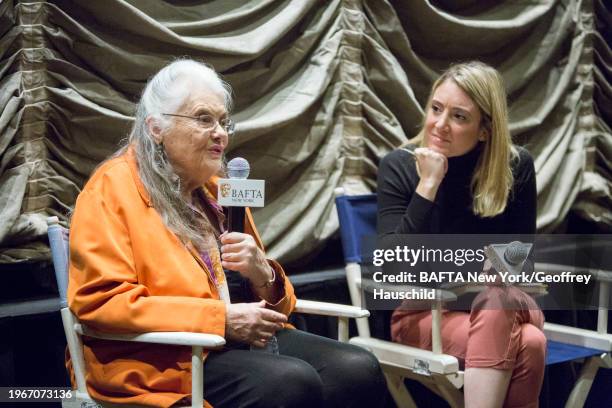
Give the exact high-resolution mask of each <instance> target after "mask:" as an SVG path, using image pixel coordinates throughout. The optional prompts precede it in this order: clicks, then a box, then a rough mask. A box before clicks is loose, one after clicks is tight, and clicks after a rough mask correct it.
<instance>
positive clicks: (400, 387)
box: [385, 373, 417, 408]
mask: <svg viewBox="0 0 612 408" xmlns="http://www.w3.org/2000/svg"><path fill="white" fill-rule="evenodd" d="M385 379H386V380H387V388H388V389H389V392H390V393H391V396H392V397H393V400H394V401H395V405H397V406H398V408H417V405H416V403H415V402H414V400H413V399H412V395H410V392H409V391H408V389H407V388H406V385H404V377H402V376H399V375H396V374H389V373H385Z"/></svg>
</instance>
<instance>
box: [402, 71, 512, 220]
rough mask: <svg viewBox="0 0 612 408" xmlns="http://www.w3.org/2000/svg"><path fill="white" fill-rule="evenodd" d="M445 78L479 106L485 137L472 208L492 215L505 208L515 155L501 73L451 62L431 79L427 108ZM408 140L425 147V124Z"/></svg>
mask: <svg viewBox="0 0 612 408" xmlns="http://www.w3.org/2000/svg"><path fill="white" fill-rule="evenodd" d="M447 80H451V81H453V82H454V83H455V84H456V85H457V86H458V87H459V88H461V89H462V90H463V91H464V92H465V93H466V94H468V95H469V97H470V98H472V100H473V101H474V103H476V105H477V106H478V108H479V109H480V114H481V123H480V126H483V127H484V128H485V129H486V131H487V133H488V137H487V140H486V141H485V142H484V148H483V150H482V153H481V154H480V157H479V159H478V163H477V165H476V169H475V170H474V174H473V175H472V181H471V190H472V197H473V200H472V211H473V212H474V214H475V215H478V216H480V217H483V218H484V217H494V216H496V215H498V214H501V213H502V212H504V210H505V209H506V204H507V203H508V197H509V195H510V191H511V189H512V185H513V183H514V176H513V175H512V167H511V162H512V160H515V159H518V151H517V149H516V147H515V146H514V145H513V144H512V139H511V137H510V130H509V128H508V106H507V102H506V92H505V90H504V84H503V80H502V77H501V75H500V74H499V72H497V70H495V68H493V67H490V66H489V65H486V64H484V63H482V62H479V61H471V62H467V63H461V64H456V65H452V66H451V67H450V68H449V69H448V70H446V71H445V72H444V73H443V74H442V76H440V78H438V79H437V80H436V82H434V84H433V86H432V88H431V93H430V94H429V98H428V100H427V106H426V108H425V111H426V112H428V111H429V109H431V100H432V98H433V94H434V92H435V91H436V89H437V88H438V87H439V86H440V85H442V83H444V82H445V81H447ZM409 143H419V144H420V145H421V146H423V147H425V143H426V140H425V126H422V128H421V131H420V132H419V133H418V134H417V135H416V136H415V137H414V138H412V139H411V140H410V141H409Z"/></svg>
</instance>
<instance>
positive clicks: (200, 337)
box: [74, 323, 225, 348]
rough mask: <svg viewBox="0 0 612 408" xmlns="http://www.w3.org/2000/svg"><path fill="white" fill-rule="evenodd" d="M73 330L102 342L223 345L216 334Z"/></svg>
mask: <svg viewBox="0 0 612 408" xmlns="http://www.w3.org/2000/svg"><path fill="white" fill-rule="evenodd" d="M74 330H75V331H76V332H77V333H79V334H81V335H83V336H88V337H95V338H97V339H104V340H119V341H135V342H141V343H156V344H172V345H178V346H192V347H193V346H199V347H204V348H217V347H221V346H223V345H224V344H225V339H224V338H223V337H221V336H217V335H216V334H204V333H192V332H149V333H122V334H115V333H103V332H99V331H97V330H94V329H91V328H89V327H87V326H85V325H83V324H79V323H77V324H75V325H74Z"/></svg>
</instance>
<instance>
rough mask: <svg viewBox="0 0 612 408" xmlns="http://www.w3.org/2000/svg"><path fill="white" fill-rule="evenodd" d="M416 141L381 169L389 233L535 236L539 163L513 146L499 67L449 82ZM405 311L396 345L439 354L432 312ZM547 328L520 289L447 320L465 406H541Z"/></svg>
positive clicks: (452, 75)
mask: <svg viewBox="0 0 612 408" xmlns="http://www.w3.org/2000/svg"><path fill="white" fill-rule="evenodd" d="M412 142H415V143H416V145H417V146H418V147H417V146H415V145H413V146H409V148H408V150H410V151H412V152H413V153H412V154H410V153H409V152H407V151H406V149H398V150H395V151H393V152H391V153H389V154H388V155H387V156H386V157H385V158H384V159H383V160H382V162H381V165H380V168H379V173H378V232H379V233H380V234H381V235H383V236H385V235H389V234H429V233H441V234H534V233H535V230H536V180H535V170H534V166H533V160H532V159H531V156H530V155H529V153H528V152H527V151H526V150H524V149H521V148H518V147H516V146H514V145H513V144H512V141H511V138H510V132H509V130H508V115H507V106H506V95H505V91H504V87H503V83H502V79H501V76H500V75H499V73H498V72H497V71H496V70H495V69H493V68H492V67H490V66H487V65H485V64H483V63H480V62H470V63H465V64H457V65H454V66H452V67H451V68H450V69H448V70H447V71H446V72H445V73H444V74H442V76H441V77H440V78H439V79H438V80H437V81H436V82H435V83H434V85H433V87H432V90H431V94H430V97H429V100H428V102H427V106H426V112H425V118H424V122H423V128H422V130H421V131H420V133H419V134H418V135H417V136H416V138H415V139H414V140H413V141H412ZM500 304H504V305H513V307H505V308H504V307H501V306H500ZM514 305H520V307H514ZM405 306H407V307H404V308H400V309H398V310H396V311H395V312H394V314H393V316H392V322H391V334H392V337H393V339H394V340H395V341H397V342H401V343H404V344H408V345H411V346H416V347H420V348H428V349H431V343H432V340H431V325H432V318H431V312H428V311H423V310H408V309H410V308H411V306H413V305H405ZM417 308H418V307H417ZM412 309H415V308H414V307H412ZM542 325H543V315H542V312H541V311H540V310H539V309H538V307H537V305H536V304H535V302H534V301H533V299H531V298H530V297H529V296H527V295H526V294H524V293H523V292H521V291H520V290H519V289H517V288H514V287H500V286H492V287H490V288H488V289H487V290H486V291H484V292H482V293H481V294H480V295H479V296H477V297H476V299H475V301H474V303H473V304H472V311H471V313H465V312H459V311H445V312H444V313H443V316H442V325H441V332H442V347H443V351H444V352H445V353H448V354H452V355H454V356H456V357H458V358H459V359H460V361H461V362H464V363H465V367H466V370H465V404H466V407H468V408H470V407H498V406H502V404H503V405H504V406H507V407H536V406H537V405H538V395H539V392H540V388H541V385H542V380H543V376H544V355H545V350H546V339H545V337H544V334H543V333H542V330H541V329H542Z"/></svg>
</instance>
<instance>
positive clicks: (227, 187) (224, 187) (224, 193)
mask: <svg viewBox="0 0 612 408" xmlns="http://www.w3.org/2000/svg"><path fill="white" fill-rule="evenodd" d="M219 189H220V190H221V197H223V198H226V197H229V196H230V193H231V192H232V186H231V184H228V183H222V184H220V185H219Z"/></svg>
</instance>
